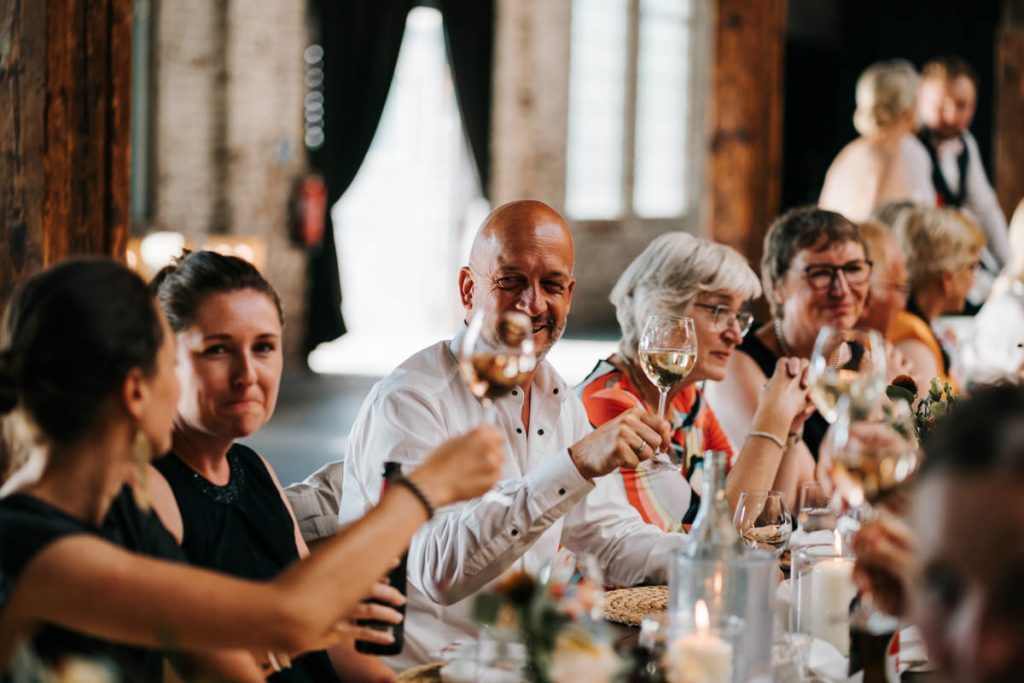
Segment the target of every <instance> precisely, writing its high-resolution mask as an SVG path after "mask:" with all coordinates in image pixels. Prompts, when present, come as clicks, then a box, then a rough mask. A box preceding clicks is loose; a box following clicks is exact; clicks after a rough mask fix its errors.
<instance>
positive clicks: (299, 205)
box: [292, 174, 327, 249]
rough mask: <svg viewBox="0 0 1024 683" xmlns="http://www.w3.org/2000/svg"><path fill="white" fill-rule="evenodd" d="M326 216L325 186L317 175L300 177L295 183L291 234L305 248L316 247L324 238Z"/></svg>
mask: <svg viewBox="0 0 1024 683" xmlns="http://www.w3.org/2000/svg"><path fill="white" fill-rule="evenodd" d="M326 218H327V186H326V185H325V184H324V180H323V178H321V177H320V176H319V175H316V174H311V175H308V176H306V177H304V178H300V179H299V181H298V182H297V183H296V185H295V193H294V200H293V209H292V235H293V237H294V239H295V241H296V242H297V243H299V244H301V245H302V246H304V247H306V248H307V249H316V248H317V247H319V246H320V244H321V243H322V242H323V239H324V223H325V221H326Z"/></svg>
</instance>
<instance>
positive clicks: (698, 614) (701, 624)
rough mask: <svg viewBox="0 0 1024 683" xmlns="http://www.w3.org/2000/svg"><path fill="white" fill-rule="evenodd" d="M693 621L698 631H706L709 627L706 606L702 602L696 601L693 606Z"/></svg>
mask: <svg viewBox="0 0 1024 683" xmlns="http://www.w3.org/2000/svg"><path fill="white" fill-rule="evenodd" d="M693 621H694V623H695V624H696V625H697V630H698V631H707V630H708V627H709V626H710V625H711V617H709V616H708V606H707V604H706V603H705V602H704V601H703V600H698V601H697V604H696V605H694V606H693Z"/></svg>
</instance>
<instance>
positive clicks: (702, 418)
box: [578, 232, 807, 531]
mask: <svg viewBox="0 0 1024 683" xmlns="http://www.w3.org/2000/svg"><path fill="white" fill-rule="evenodd" d="M760 293H761V286H760V283H759V282H758V279H757V275H755V274H754V271H753V270H751V268H750V266H749V265H748V264H747V262H746V260H745V259H744V258H743V257H742V256H741V255H740V254H739V253H738V252H736V251H735V250H734V249H731V248H730V247H727V246H725V245H722V244H716V243H714V242H711V241H708V240H705V239H701V238H698V237H694V236H693V235H690V234H687V233H684V232H669V233H665V234H663V235H661V236H659V237H658V238H656V239H654V240H653V241H652V242H651V243H650V244H649V245H648V246H647V248H646V249H644V251H643V253H641V254H640V255H639V256H638V257H637V258H636V259H635V260H634V261H633V262H632V263H631V264H630V265H629V266H628V267H627V268H626V270H625V272H623V274H622V276H621V277H620V278H619V281H618V282H617V283H616V285H615V287H614V288H613V289H612V293H611V296H610V297H609V298H610V300H611V302H612V304H614V305H615V313H616V317H617V318H618V320H619V326H620V328H621V330H622V338H621V339H620V341H619V351H618V353H615V354H613V355H612V356H611V357H609V358H607V359H604V360H602V361H600V362H599V363H598V364H597V366H596V367H595V368H594V370H593V371H592V372H591V373H590V376H589V377H587V379H585V380H584V381H583V383H582V384H581V385H580V386H579V388H578V391H579V393H580V397H581V399H582V400H583V404H584V406H585V407H586V409H587V415H588V417H589V418H590V422H591V424H593V425H594V426H595V427H597V426H600V425H602V424H604V423H605V422H607V421H609V420H611V419H613V418H615V417H616V416H617V415H619V414H620V413H622V412H624V411H626V410H628V409H630V408H633V407H643V408H645V409H646V410H648V411H649V412H652V413H653V412H655V411H656V410H657V406H658V390H657V388H656V387H655V385H654V384H652V383H651V382H650V380H648V379H647V377H646V376H645V375H644V373H643V371H642V370H641V369H640V366H639V364H638V362H637V347H638V344H639V340H640V335H641V334H642V333H643V329H644V325H645V324H646V322H647V319H648V318H650V316H652V315H659V314H670V315H684V316H689V317H691V318H693V321H694V327H695V330H696V333H697V360H696V363H695V364H694V367H693V370H692V371H691V373H690V374H689V376H687V378H686V379H685V380H683V381H682V382H681V383H679V384H678V385H676V386H675V387H673V388H672V390H671V391H670V392H669V394H668V401H667V404H666V406H667V407H666V415H665V417H666V419H667V420H669V422H671V423H672V425H673V436H672V446H671V451H670V457H671V459H672V461H673V462H674V463H678V467H679V469H678V470H676V469H674V468H673V469H664V468H656V469H647V468H640V469H635V470H634V469H626V468H623V469H621V470H620V471H619V473H618V474H617V475H616V477H617V479H619V480H620V481H621V482H622V485H623V487H624V493H625V495H626V498H627V499H628V500H629V502H630V504H632V505H633V507H634V508H636V509H637V511H638V512H639V513H640V515H641V517H643V519H644V521H645V522H647V523H648V524H655V525H658V526H660V527H661V528H663V529H666V530H670V531H677V530H679V529H681V528H683V527H684V526H685V525H688V524H690V523H691V522H692V521H693V517H694V516H695V514H696V511H697V507H698V505H699V497H698V496H699V489H697V488H696V486H694V487H691V485H690V483H689V480H690V476H691V475H692V474H694V473H695V472H696V471H697V470H698V469H699V466H700V464H701V463H702V459H703V452H704V450H705V449H708V450H717V451H724V452H726V453H727V454H728V456H729V461H730V466H731V469H730V473H729V476H728V479H727V489H726V490H727V495H728V497H729V500H730V503H732V504H735V502H736V499H737V498H738V497H739V494H740V492H741V491H744V490H754V489H768V488H771V485H772V483H773V481H774V479H775V474H776V471H777V469H778V467H779V464H780V462H781V460H782V457H783V452H784V450H785V448H786V444H785V435H786V434H787V433H788V432H789V431H792V430H793V429H794V421H796V424H797V425H799V424H800V423H802V420H803V418H804V410H805V408H806V405H807V387H806V385H805V384H804V378H803V375H804V373H803V368H804V366H805V365H806V363H801V362H800V361H797V360H796V359H794V360H793V362H792V363H791V364H789V363H780V364H779V371H778V372H776V373H775V375H774V376H773V377H772V378H771V380H770V381H768V382H766V384H765V388H764V393H763V400H762V405H763V406H765V409H764V410H761V411H759V412H758V417H757V418H756V420H757V428H756V429H755V430H754V431H753V432H751V433H752V434H753V435H755V436H762V437H764V438H754V439H747V440H746V442H745V444H744V445H743V448H742V450H740V452H739V454H738V456H736V457H735V458H734V457H733V456H734V454H735V449H734V448H733V445H732V443H731V442H730V441H729V438H728V437H727V436H726V435H725V432H724V431H723V430H722V428H721V426H720V425H719V424H718V420H717V418H716V417H715V414H714V413H713V412H712V410H711V408H710V407H709V406H708V405H707V402H706V401H705V399H704V395H703V392H702V391H701V390H700V389H699V388H698V386H697V385H698V383H700V382H703V381H705V380H720V379H722V377H724V375H725V370H726V366H727V364H728V361H729V357H730V355H731V354H732V352H733V350H734V349H735V348H736V346H737V345H738V344H739V343H740V341H741V340H742V339H743V335H744V334H746V332H747V331H748V330H749V329H750V326H751V324H752V322H753V316H752V315H751V314H750V313H749V312H748V311H746V310H745V309H744V306H745V304H746V303H747V302H748V301H749V300H750V299H752V298H754V297H756V296H758V295H760ZM698 430H700V431H699V432H698ZM697 433H700V434H702V437H703V438H702V439H698V440H697V441H703V443H697V442H696V441H695V440H694V439H693V438H692V437H691V438H689V439H688V438H687V436H688V435H690V434H697ZM679 472H681V473H682V474H683V477H680V476H679ZM684 477H685V478H684Z"/></svg>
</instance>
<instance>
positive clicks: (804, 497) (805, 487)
mask: <svg viewBox="0 0 1024 683" xmlns="http://www.w3.org/2000/svg"><path fill="white" fill-rule="evenodd" d="M837 517H838V514H837V511H836V509H835V506H834V505H833V504H832V499H831V496H829V495H828V494H826V493H825V490H824V489H823V488H822V487H821V484H819V483H818V482H816V481H805V482H804V483H803V484H801V485H800V494H799V498H798V499H797V513H796V522H797V524H798V525H799V528H800V530H801V531H803V532H804V533H808V534H813V533H816V532H819V531H829V532H830V531H833V530H834V529H835V528H836V519H837Z"/></svg>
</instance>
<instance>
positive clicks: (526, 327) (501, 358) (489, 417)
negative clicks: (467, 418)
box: [457, 307, 537, 505]
mask: <svg viewBox="0 0 1024 683" xmlns="http://www.w3.org/2000/svg"><path fill="white" fill-rule="evenodd" d="M532 330H533V326H532V323H531V321H530V317H529V316H528V315H526V314H524V313H521V312H519V311H499V310H495V309H493V308H488V307H484V308H480V309H478V310H477V311H475V312H474V314H473V316H472V317H471V318H470V320H469V325H468V326H467V328H466V331H465V333H464V334H463V336H462V339H461V341H460V343H459V345H458V347H457V358H458V363H459V374H460V375H461V377H462V381H463V382H464V383H465V385H466V388H467V389H469V393H471V394H472V395H473V396H474V397H475V398H476V399H477V400H478V401H480V405H481V406H483V410H484V420H483V421H484V423H485V424H495V423H496V415H495V408H494V401H495V400H496V399H498V398H501V397H502V396H504V395H506V394H508V393H509V392H511V391H512V390H513V389H515V388H516V387H519V386H522V385H524V384H525V383H526V382H527V381H528V380H529V378H530V374H531V373H532V372H533V371H534V369H535V368H536V367H537V356H536V354H535V350H534V343H533V335H532ZM484 499H485V500H491V501H494V502H498V503H500V504H503V505H511V504H512V499H511V498H510V497H509V496H506V495H504V494H502V493H499V492H497V491H489V492H488V493H487V494H485V495H484Z"/></svg>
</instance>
